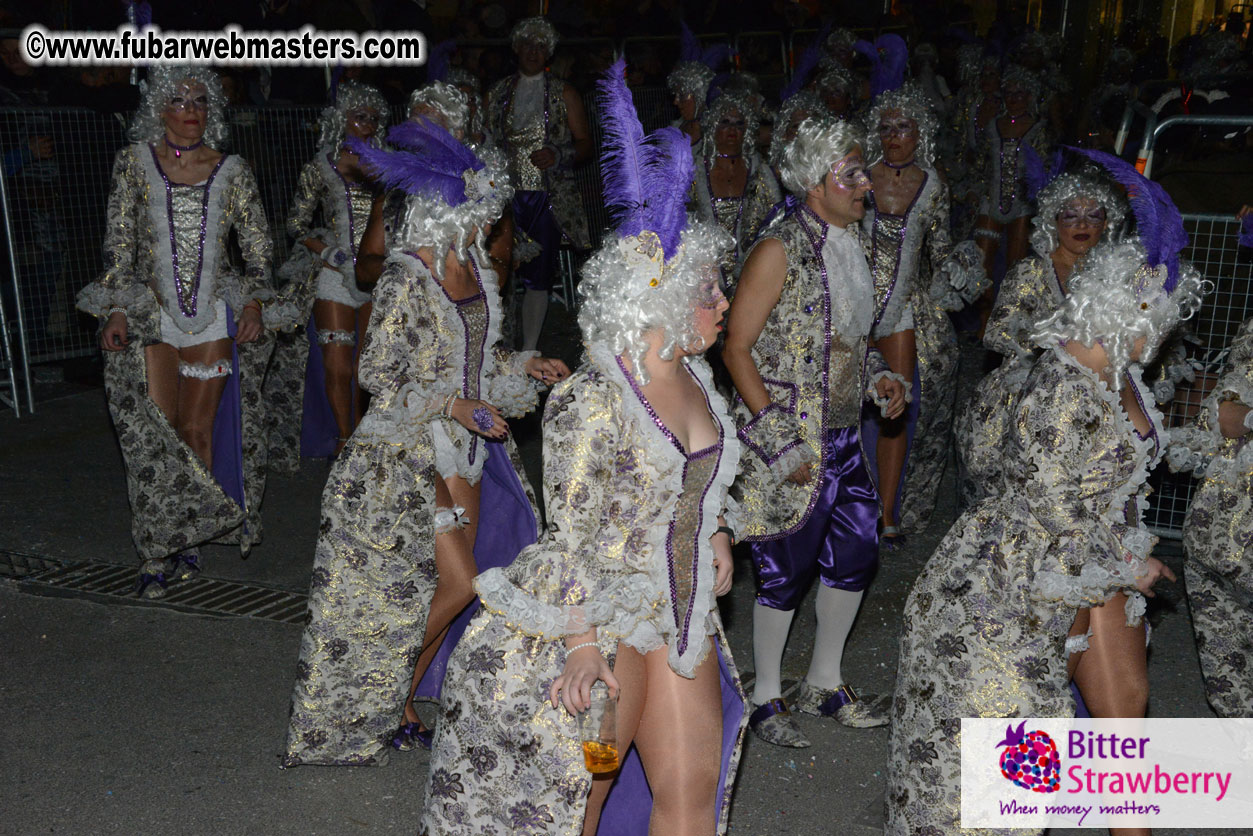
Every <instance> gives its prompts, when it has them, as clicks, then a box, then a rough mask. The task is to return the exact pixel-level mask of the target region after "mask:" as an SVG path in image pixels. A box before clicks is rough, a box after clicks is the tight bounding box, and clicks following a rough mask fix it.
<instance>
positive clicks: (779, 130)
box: [768, 90, 829, 168]
mask: <svg viewBox="0 0 1253 836" xmlns="http://www.w3.org/2000/svg"><path fill="white" fill-rule="evenodd" d="M800 114H804V117H805V118H806V119H807V118H809V117H810V116H827V115H829V114H828V113H827V106H826V105H825V104H823V103H822V99H821V98H819V97H818V94H817V93H815V92H814V91H812V90H801V91H800V92H797V93H793V94H792V95H791V96H788V97H787V99H786V100H785V101H784V102H783V104H781V105H779V113H778V115H777V116H776V117H775V120H774V130H773V131H771V133H770V153H769V155H768V156H769V158H770V164H771V165H772V166H774V167H775V168H778V167H779V165H780V163H782V161H783V152H784V150H786V149H787V146H788V143H789V142H791V141H792V140H791V137H789V136H788V135H787V134H788V132H789V129H790V128H791V127H792V120H794V119H795V118H796V117H797V116H798V115H800Z"/></svg>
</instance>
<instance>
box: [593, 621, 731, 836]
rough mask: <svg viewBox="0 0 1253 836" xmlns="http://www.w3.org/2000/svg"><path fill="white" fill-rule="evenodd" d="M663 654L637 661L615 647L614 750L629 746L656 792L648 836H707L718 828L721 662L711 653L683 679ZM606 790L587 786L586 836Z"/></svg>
mask: <svg viewBox="0 0 1253 836" xmlns="http://www.w3.org/2000/svg"><path fill="white" fill-rule="evenodd" d="M711 641H712V639H711ZM667 652H668V651H667V650H666V649H665V648H660V649H658V650H654V651H653V652H651V653H648V654H646V655H644V656H642V657H641V656H640V654H639V652H638V651H636V650H635V649H633V648H630V647H627V646H626V645H621V644H620V645H619V646H618V660H617V663H616V664H615V666H614V674H615V676H617V677H618V682H619V684H621V686H622V694H621V696H619V698H618V746H619V751H620V752H626V750H627V749H628V748H629V745H630V742H631V741H632V740H633V741H634V743H635V748H636V750H637V751H638V752H639V755H640V761H641V763H643V765H644V773H645V775H646V776H647V777H648V784H649V786H650V787H651V788H652V790H653V812H652V817H651V818H650V819H649V825H648V832H649V836H709V834H712V833H713V832H714V829H715V827H716V825H717V807H718V803H717V802H718V772H719V768H720V761H721V747H722V708H721V701H722V696H721V691H720V690H719V683H718V657H717V654H716V652H715V651H713V650H710V652H709V655H708V656H706V657H705V661H703V662H702V663H701V664H700V666H699V667H698V668H697V669H696V676H695V677H694V678H693V679H685V678H684V677H681V676H679V675H678V674H677V673H675V672H674V671H673V670H671V669H670V663H669V661H668V659H667ZM637 660H638V661H637ZM641 694H642V695H643V696H642V698H641V696H639V695H641ZM641 702H642V705H641V704H640V703H641ZM611 784H612V780H611V779H610V780H601V781H595V780H594V781H593V782H592V793H591V795H589V797H588V807H587V817H586V818H585V819H584V822H583V836H592V834H594V833H595V832H596V828H597V826H598V825H599V822H600V813H601V809H602V808H603V806H604V799H605V796H606V795H607V794H608V792H609V787H610V785H611Z"/></svg>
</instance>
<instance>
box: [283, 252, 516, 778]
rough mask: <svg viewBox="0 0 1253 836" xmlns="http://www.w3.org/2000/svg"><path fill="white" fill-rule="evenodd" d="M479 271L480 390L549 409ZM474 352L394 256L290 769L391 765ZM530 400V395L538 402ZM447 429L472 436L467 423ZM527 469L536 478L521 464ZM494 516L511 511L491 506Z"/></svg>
mask: <svg viewBox="0 0 1253 836" xmlns="http://www.w3.org/2000/svg"><path fill="white" fill-rule="evenodd" d="M475 261H476V260H475V258H474V256H473V255H472V256H471V263H472V266H474V263H475ZM476 274H477V275H479V292H480V294H481V295H483V296H485V298H486V300H487V303H488V330H487V332H486V338H485V339H484V340H483V341H482V342H480V343H479V345H480V346H482V348H479V349H478V352H479V355H478V356H477V357H474V358H472V359H473V360H474V362H473V365H474V366H475V367H476V368H477V370H478V375H477V379H476V380H475V385H476V386H479V387H481V390H482V392H483V393H484V394H483V397H484V398H485V399H486V400H488V401H489V402H490V403H493V404H495V405H496V406H497V407H498V408H499V409H500V410H501V412H502V413H504V414H506V415H520V414H522V413H524V412H526V411H527V410H528V409H530V408H533V407H534V405H535V392H534V389H532V388H531V386H530V384H529V382H528V381H527V379H526V378H525V371H524V368H523V365H524V362H525V359H526V358H525V357H520V356H519V355H516V354H514V353H513V352H508V351H503V350H500V349H496V350H492V349H491V346H492V345H493V344H494V343H495V342H496V340H497V339H498V338H499V335H500V331H499V325H498V323H499V322H500V302H499V297H498V292H497V290H496V286H495V275H494V274H493V273H492V272H491V271H490V269H485V268H484V269H482V272H481V273H477V270H476ZM472 350H473V346H472V344H471V343H470V342H469V341H468V340H467V335H466V333H465V329H464V326H463V324H462V319H461V317H460V316H459V315H458V313H457V309H456V304H455V303H454V302H453V301H451V300H450V299H449V298H448V296H447V295H446V294H445V292H444V290H443V287H442V286H441V285H440V284H439V283H438V282H437V281H436V280H435V278H434V276H433V275H432V274H431V273H430V271H428V270H427V268H426V266H425V265H424V264H423V263H422V262H421V261H420V260H419V259H418V258H416V257H415V256H413V255H411V254H409V253H402V254H397V255H393V256H391V257H390V258H389V259H388V261H387V263H386V266H385V267H384V270H383V274H382V276H381V277H380V279H379V283H378V286H377V289H376V292H375V304H374V311H373V313H372V315H371V318H370V328H369V330H368V331H367V333H366V338H365V344H364V346H363V348H362V351H361V371H360V376H361V385H362V387H363V388H365V389H366V390H367V391H369V392H370V393H371V394H372V395H373V396H374V397H373V399H372V400H371V402H370V409H369V411H368V412H367V413H366V415H365V417H364V418H363V419H362V421H361V424H360V425H359V426H358V427H357V430H356V432H354V433H353V435H352V438H351V439H349V441H348V443H347V445H346V446H345V447H344V451H343V453H342V454H341V455H340V456H339V458H338V459H336V461H335V465H334V467H333V468H332V469H331V473H330V476H329V477H328V479H327V482H326V488H325V490H324V491H323V494H322V525H321V530H320V532H321V533H320V536H319V538H318V545H317V551H316V552H315V554H314V564H313V576H312V580H311V583H310V592H309V620H308V623H307V625H306V627H305V632H304V636H303V638H302V639H301V644H300V660H299V662H298V663H297V666H296V684H295V686H294V688H293V691H292V707H291V721H290V725H289V727H288V730H287V750H286V753H285V755H284V757H283V765H284V766H299V765H302V764H343V765H356V764H382V763H385V762H386V760H387V754H388V752H389V751H390V747H389V745H388V743H389V741H390V739H391V736H392V732H394V731H395V728H396V726H397V725H398V724H399V722H400V717H401V711H402V710H403V708H404V704H405V700H406V698H407V697H408V694H409V687H410V680H411V677H412V675H413V665H414V661H415V660H416V658H417V653H418V650H419V647H420V645H421V642H422V636H423V633H424V631H425V629H426V617H427V611H428V608H429V606H430V603H431V596H432V595H434V594H435V586H436V582H437V580H438V575H437V572H436V570H435V511H436V506H435V479H436V475H437V459H438V453H437V450H436V443H435V440H434V435H435V432H434V425H435V424H436V423H443V424H453V423H455V422H452V421H451V420H450V419H446V418H443V417H441V415H440V412H441V407H442V406H443V404H444V400H445V398H446V397H447V396H448V395H450V394H461V393H463V392H464V391H465V389H464V387H465V386H466V385H467V384H466V368H467V367H468V365H469V364H467V355H468V354H469V353H471V351H472ZM527 357H529V355H527ZM517 393H529V394H530V399H529V401H527V400H526V399H524V398H521V397H520V396H518V394H517ZM445 429H446V430H447V431H448V432H449V434H453V435H456V434H457V433H456V431H457V430H458V429H460V430H461V431H462V432H466V434H467V435H468V432H467V431H466V430H465V428H464V427H461V425H460V424H457V425H456V427H455V428H453V427H447V428H445ZM476 440H477V442H478V443H477V445H467V450H468V449H469V448H470V447H471V446H473V449H474V450H475V451H476V452H475V453H473V454H471V453H467V455H469V456H470V457H473V456H474V455H477V456H478V457H479V458H480V460H481V459H482V458H483V457H485V456H489V455H490V456H494V455H502V456H506V457H508V458H509V459H510V460H512V461H514V462H515V463H516V461H517V454H516V448H514V447H513V442H512V441H507V442H506V443H505V444H504V445H501V444H487V443H486V442H483V441H482V439H477V437H476ZM515 472H516V473H517V474H520V473H521V472H522V470H521V468H520V467H517V466H516V464H515ZM519 478H521V477H519ZM523 483H524V484H525V479H523ZM530 504H531V505H532V506H533V505H534V503H533V502H532V503H530ZM482 508H483V510H484V512H485V513H497V514H499V513H503V509H499V508H494V507H493V503H492V502H490V501H488V500H487V499H486V498H484V500H483V503H482ZM525 510H526V509H524V511H523V512H525ZM529 510H530V513H533V514H536V518H538V514H537V512H536V511H535V510H534V508H533V507H532V508H531V509H529ZM481 525H482V526H483V527H486V526H487V525H489V522H488V521H487V520H484V521H483V522H482V523H481ZM515 554H516V551H515ZM476 557H477V554H476Z"/></svg>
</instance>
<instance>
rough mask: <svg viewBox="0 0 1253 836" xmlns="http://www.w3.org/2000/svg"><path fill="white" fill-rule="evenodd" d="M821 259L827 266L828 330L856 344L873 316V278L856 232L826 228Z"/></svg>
mask: <svg viewBox="0 0 1253 836" xmlns="http://www.w3.org/2000/svg"><path fill="white" fill-rule="evenodd" d="M822 261H823V263H824V264H825V265H826V268H827V293H828V296H829V297H830V299H831V330H833V331H835V333H837V334H839V335H840V336H841V337H843V338H844V339H845V341H846V342H848V343H850V344H852V345H856V344H857V343H858V342H859V341H860V340H864V339H865V338H866V335H867V334H869V333H870V329H871V328H872V327H874V317H875V298H874V277H873V276H872V275H871V274H870V266H869V265H868V264H867V263H866V255H865V253H864V251H863V250H862V246H861V243H860V242H859V240H858V238H857V237H856V234H855V233H852V232H849V231H848V230H847V229H841V228H840V227H838V226H829V227H827V239H826V240H825V241H824V242H823V243H822Z"/></svg>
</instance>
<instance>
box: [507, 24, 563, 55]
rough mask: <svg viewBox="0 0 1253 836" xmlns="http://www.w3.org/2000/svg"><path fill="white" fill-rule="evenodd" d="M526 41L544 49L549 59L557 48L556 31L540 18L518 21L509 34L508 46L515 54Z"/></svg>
mask: <svg viewBox="0 0 1253 836" xmlns="http://www.w3.org/2000/svg"><path fill="white" fill-rule="evenodd" d="M526 41H534V42H535V43H537V44H539V45H540V46H542V47H543V48H544V50H545V51H546V52H547V53H548V55H549V57H551V56H552V54H553V50H555V49H556V48H557V30H556V29H555V28H553V25H552V24H551V23H549V22H548V21H547V20H546V19H545V18H542V17H528V18H524V19H522V20H519V21H518V22H517V24H516V25H514V27H513V30H512V31H511V32H510V33H509V45H510V46H511V47H513V51H514V52H517V51H518V50H519V49H521V48H522V44H523V43H524V42H526Z"/></svg>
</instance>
